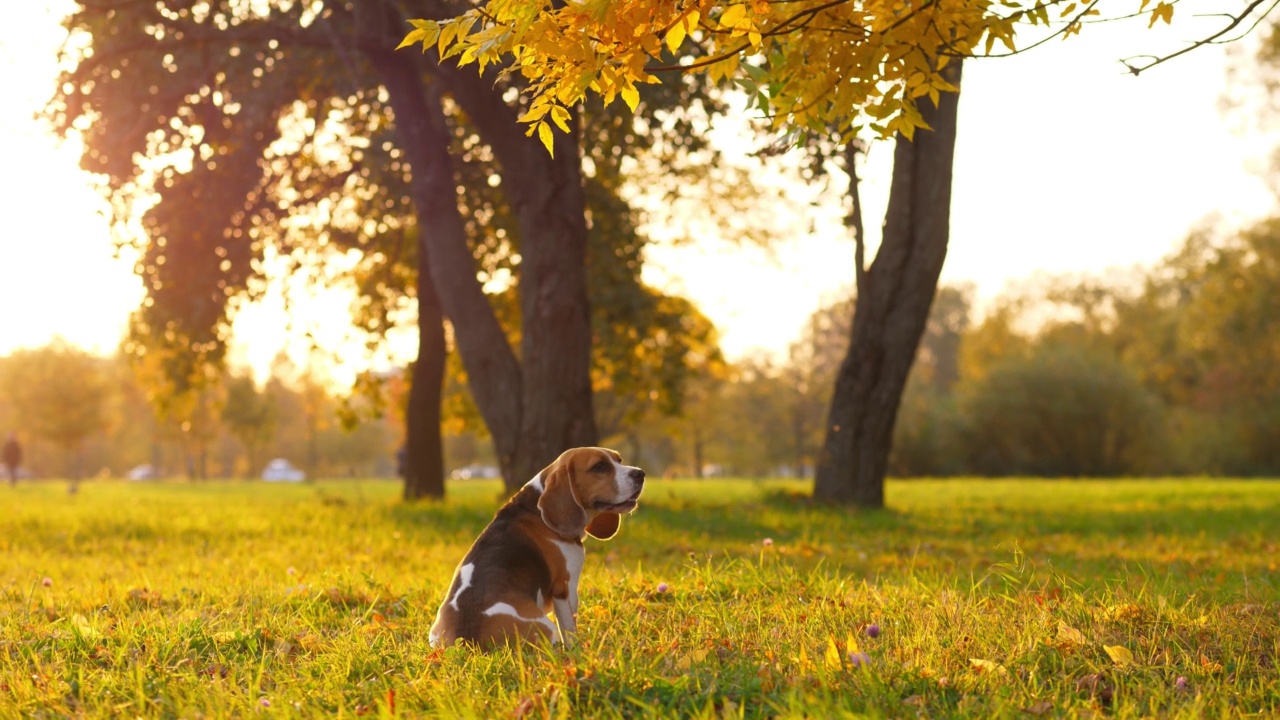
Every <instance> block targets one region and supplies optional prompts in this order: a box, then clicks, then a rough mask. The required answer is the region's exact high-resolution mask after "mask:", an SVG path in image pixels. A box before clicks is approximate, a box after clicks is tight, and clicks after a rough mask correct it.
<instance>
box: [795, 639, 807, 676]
mask: <svg viewBox="0 0 1280 720" xmlns="http://www.w3.org/2000/svg"><path fill="white" fill-rule="evenodd" d="M796 664H797V665H799V666H800V672H805V671H806V670H808V669H809V667H810V663H809V653H808V652H806V651H805V649H804V646H803V645H801V646H800V655H799V656H798V657H797V658H796Z"/></svg>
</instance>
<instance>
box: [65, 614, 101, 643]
mask: <svg viewBox="0 0 1280 720" xmlns="http://www.w3.org/2000/svg"><path fill="white" fill-rule="evenodd" d="M71 627H72V628H73V629H75V631H76V634H77V635H79V636H80V637H81V638H83V639H85V640H97V639H98V638H100V637H102V633H100V632H98V631H97V630H96V629H94V627H93V626H92V625H90V624H89V620H88V618H86V617H85V616H83V615H80V614H76V615H72V616H71Z"/></svg>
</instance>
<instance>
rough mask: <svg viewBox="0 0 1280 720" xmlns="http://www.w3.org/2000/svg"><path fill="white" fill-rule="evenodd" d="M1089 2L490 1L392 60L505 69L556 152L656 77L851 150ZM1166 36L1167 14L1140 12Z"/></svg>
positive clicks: (1150, 8)
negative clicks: (580, 111) (589, 115)
mask: <svg viewBox="0 0 1280 720" xmlns="http://www.w3.org/2000/svg"><path fill="white" fill-rule="evenodd" d="M1097 5H1098V3H1097V2H1092V3H1081V2H1072V1H1068V0H1000V1H999V2H994V1H992V0H952V1H950V2H941V1H939V0H925V1H923V2H908V1H906V0H683V1H681V2H670V1H669V0H570V1H569V2H553V0H489V2H486V3H484V4H483V5H481V6H478V7H474V8H471V9H469V10H467V11H466V12H463V13H462V14H460V15H457V16H455V17H452V18H447V19H436V20H411V21H410V22H411V23H412V24H413V26H414V28H413V30H412V31H411V32H409V33H408V35H406V36H405V38H404V41H403V42H402V43H401V44H400V47H406V46H411V45H419V44H420V45H421V46H422V49H423V51H424V52H426V51H429V50H433V51H435V52H438V53H439V55H440V57H441V58H454V57H456V58H457V62H458V64H459V65H467V64H470V63H476V64H477V65H479V68H480V71H481V72H483V71H484V69H485V67H487V66H488V65H491V64H493V65H500V66H502V67H504V72H519V73H520V74H521V75H523V76H524V78H525V79H526V80H527V82H528V90H527V92H528V94H529V97H530V102H529V105H528V109H527V111H526V112H525V113H524V115H523V116H522V117H521V120H522V121H523V122H525V123H528V124H529V134H533V133H534V132H536V133H538V135H539V137H540V139H541V140H542V142H543V144H544V145H546V147H547V149H548V150H550V149H551V140H552V133H553V131H552V127H551V126H552V125H555V126H556V127H559V128H560V130H562V131H566V132H567V131H568V123H567V121H568V118H569V108H570V107H572V106H573V105H575V104H577V103H579V102H581V101H582V100H583V99H584V98H585V97H586V95H587V93H588V92H593V93H597V94H599V95H601V96H603V98H604V100H605V102H606V103H611V102H612V101H613V100H614V98H616V97H621V98H622V100H623V102H625V103H626V104H627V105H628V106H630V107H631V108H632V109H633V110H634V109H635V107H636V105H637V103H638V102H639V91H638V89H637V86H638V85H641V84H645V83H655V82H657V79H656V77H655V73H659V72H666V71H682V72H701V73H706V74H707V75H708V76H710V79H711V80H712V81H713V82H718V81H721V80H735V81H737V82H738V83H739V85H741V86H742V87H743V88H744V89H745V90H746V91H747V92H748V93H749V94H750V95H751V96H752V99H753V102H754V104H755V106H756V107H758V109H759V110H760V111H761V112H763V113H764V114H765V115H766V116H768V117H769V118H771V120H772V123H773V127H774V129H775V130H782V129H794V130H811V131H816V132H827V131H828V130H829V128H830V127H831V126H833V125H834V127H835V128H836V129H837V130H838V131H839V133H840V134H841V135H843V136H844V137H845V138H846V139H847V138H849V137H852V136H853V135H854V134H856V133H857V132H858V131H859V130H860V129H862V128H863V127H866V128H869V129H870V130H872V131H874V132H876V133H878V134H879V135H880V136H882V137H890V136H892V135H893V134H895V133H898V132H901V133H902V134H903V135H905V136H907V137H908V138H910V137H911V136H912V133H913V131H914V130H915V128H917V127H924V126H925V123H924V121H923V120H922V119H921V117H920V114H919V113H918V112H917V111H916V108H915V102H916V101H917V100H918V99H919V98H922V97H926V96H927V97H929V98H930V99H932V100H933V101H934V102H936V101H937V99H938V94H939V93H941V92H948V91H954V90H955V88H954V87H953V86H952V85H951V84H950V83H948V82H947V80H946V79H945V78H944V77H943V70H944V69H945V68H946V66H947V64H948V62H950V61H951V60H952V59H954V58H960V57H967V56H973V55H991V54H992V51H993V49H994V48H995V45H996V43H997V42H999V43H1000V45H1001V46H1002V49H1003V50H1007V51H1008V52H1010V53H1012V52H1016V51H1017V50H1016V46H1015V43H1014V39H1015V37H1016V35H1017V32H1018V29H1019V27H1026V26H1039V27H1042V28H1046V29H1051V30H1052V32H1051V35H1050V37H1052V36H1055V35H1061V36H1063V37H1067V36H1070V35H1072V34H1075V33H1078V32H1079V31H1080V28H1081V27H1082V24H1083V23H1084V22H1088V21H1090V20H1096V19H1100V18H1099V17H1098V16H1099V12H1098V10H1097V9H1096V6H1097ZM1134 5H1135V7H1134V9H1135V10H1137V12H1138V14H1146V15H1148V16H1149V17H1150V23H1151V24H1154V23H1155V22H1156V21H1158V20H1163V21H1164V22H1166V23H1168V22H1171V21H1172V18H1173V6H1172V5H1171V4H1170V3H1168V2H1164V1H1163V0H1160V1H1159V2H1155V3H1153V2H1152V0H1135V2H1134Z"/></svg>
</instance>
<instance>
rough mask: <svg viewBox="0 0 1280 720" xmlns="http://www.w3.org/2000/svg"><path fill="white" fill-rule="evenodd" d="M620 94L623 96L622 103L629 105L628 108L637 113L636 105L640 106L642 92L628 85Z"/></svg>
mask: <svg viewBox="0 0 1280 720" xmlns="http://www.w3.org/2000/svg"><path fill="white" fill-rule="evenodd" d="M618 94H619V95H621V96H622V101H623V102H625V103H626V104H627V107H629V108H631V112H635V111H636V105H639V104H640V91H639V90H636V86H635V85H627V86H625V87H623V88H622V89H621V90H619V91H618Z"/></svg>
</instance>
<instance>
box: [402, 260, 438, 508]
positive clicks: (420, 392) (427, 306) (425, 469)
mask: <svg viewBox="0 0 1280 720" xmlns="http://www.w3.org/2000/svg"><path fill="white" fill-rule="evenodd" d="M446 352H447V350H446V348H445V341H444V315H443V313H442V312H441V311H440V301H439V299H438V298H437V297H436V288H435V284H434V283H432V282H431V268H430V263H429V260H428V255H427V251H426V243H425V242H419V243H418V360H417V361H416V362H415V363H414V364H413V382H412V385H411V386H410V387H409V408H408V411H407V412H406V413H405V465H404V499H405V500H418V499H421V498H437V499H438V498H443V497H444V442H443V440H442V439H441V437H440V398H441V395H442V394H443V392H444V363H445V356H446Z"/></svg>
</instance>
